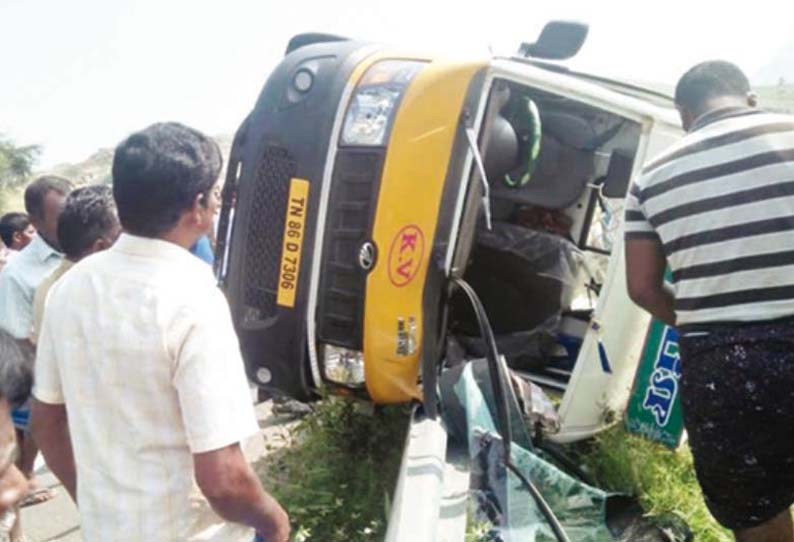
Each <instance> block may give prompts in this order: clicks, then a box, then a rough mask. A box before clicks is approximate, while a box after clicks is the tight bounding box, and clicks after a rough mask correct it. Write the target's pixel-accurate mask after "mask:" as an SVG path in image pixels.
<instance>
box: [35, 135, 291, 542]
mask: <svg viewBox="0 0 794 542" xmlns="http://www.w3.org/2000/svg"><path fill="white" fill-rule="evenodd" d="M220 169H221V155H220V151H219V149H218V146H217V144H215V142H213V141H212V140H211V139H209V138H207V137H206V136H204V135H203V134H201V133H199V132H197V131H195V130H193V129H191V128H188V127H185V126H183V125H180V124H175V123H166V124H155V125H153V126H150V127H149V128H147V129H145V130H143V131H141V132H138V133H136V134H133V135H132V136H130V137H129V138H128V139H127V140H125V141H124V142H122V143H121V144H120V145H119V146H118V147H117V149H116V153H115V156H114V160H113V194H114V197H115V199H116V204H117V207H118V213H119V219H120V221H121V224H122V227H123V228H124V233H123V234H122V236H121V237H120V238H119V240H118V241H117V242H116V244H115V245H114V246H113V247H111V248H110V249H108V250H105V251H103V252H99V253H96V254H93V255H91V256H89V257H87V258H85V259H83V260H81V261H80V262H79V263H77V264H76V265H75V266H74V267H72V269H70V270H69V272H68V273H67V274H65V275H64V276H63V277H62V278H61V280H59V281H58V282H57V283H56V284H55V285H54V286H53V288H52V290H51V291H50V295H49V297H48V300H47V304H46V309H45V311H44V312H45V313H44V320H43V324H42V329H41V335H40V337H39V343H38V356H37V360H36V380H35V386H34V390H33V395H34V397H35V400H34V404H33V431H34V435H35V436H36V437H37V438H39V439H40V446H41V449H42V452H43V453H44V456H45V459H46V460H47V463H48V465H49V466H50V468H51V470H52V471H53V472H54V473H55V475H56V476H57V477H58V478H59V479H60V480H61V481H62V482H63V484H64V486H65V487H66V488H67V490H68V491H69V492H70V494H71V495H72V496H73V497H75V498H76V500H77V502H78V503H79V508H80V515H81V520H82V535H83V538H84V540H86V542H100V541H101V542H105V541H107V540H113V541H114V542H139V541H142V540H146V541H147V542H149V541H151V542H185V541H189V542H195V541H216V542H237V541H239V542H250V540H251V539H252V537H253V534H254V533H253V529H255V530H256V531H257V533H258V535H259V536H258V538H259V539H262V540H265V541H267V542H286V541H287V540H288V538H289V519H288V517H287V514H286V512H284V510H283V509H282V508H281V507H280V506H279V504H278V503H277V502H276V501H275V500H274V499H273V498H272V497H270V496H269V495H268V494H266V493H265V492H264V490H263V489H262V486H261V484H260V482H259V480H258V479H257V477H256V475H255V474H254V472H253V470H252V469H251V467H250V466H249V465H248V463H247V462H246V460H245V458H244V456H243V453H242V451H241V447H240V443H241V441H243V440H244V439H247V438H249V437H250V436H252V435H255V434H257V433H258V431H259V427H258V425H257V423H256V417H255V415H254V411H253V406H252V405H251V401H250V394H249V391H248V384H247V380H246V377H245V371H244V368H243V362H242V358H241V356H240V350H239V344H238V341H237V337H236V335H235V333H234V329H233V326H232V321H231V315H230V312H229V307H228V304H227V303H226V300H225V298H224V296H223V295H222V293H221V292H220V290H218V289H217V287H216V286H215V281H214V279H213V276H212V271H211V270H210V268H209V267H208V266H207V265H206V264H204V263H203V262H202V261H200V260H199V259H197V258H195V257H194V256H192V255H191V254H190V253H189V252H188V248H189V247H190V246H192V245H193V243H195V242H196V240H197V239H198V238H199V237H200V236H201V235H203V234H204V233H205V232H206V231H207V229H208V228H209V227H210V225H211V223H212V218H213V216H214V215H215V214H216V213H217V210H218V208H219V205H220V201H219V194H218V187H217V183H216V180H217V177H218V174H219V172H220ZM199 490H200V491H199ZM224 520H226V521H224ZM252 528H253V529H252Z"/></svg>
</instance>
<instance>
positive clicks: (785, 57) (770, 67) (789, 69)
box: [752, 40, 794, 85]
mask: <svg viewBox="0 0 794 542" xmlns="http://www.w3.org/2000/svg"><path fill="white" fill-rule="evenodd" d="M792 50H794V40H792V41H791V42H789V43H788V45H786V46H785V47H782V48H780V50H778V52H777V53H776V54H775V55H773V56H772V57H771V58H770V60H769V62H767V63H766V64H765V65H764V67H763V68H761V69H760V70H759V71H758V73H756V74H754V77H752V80H753V81H756V82H757V83H758V84H759V85H776V84H778V83H780V82H781V81H782V82H783V83H787V84H794V55H792V54H791V51H792Z"/></svg>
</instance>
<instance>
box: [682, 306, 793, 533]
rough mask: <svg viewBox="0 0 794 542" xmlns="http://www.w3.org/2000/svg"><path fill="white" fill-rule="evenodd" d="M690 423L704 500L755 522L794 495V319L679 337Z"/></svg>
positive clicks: (738, 521) (737, 519) (743, 524)
mask: <svg viewBox="0 0 794 542" xmlns="http://www.w3.org/2000/svg"><path fill="white" fill-rule="evenodd" d="M681 364H682V375H681V399H682V405H683V411H684V424H685V425H686V429H687V432H688V434H689V444H690V446H691V448H692V454H693V456H694V460H695V470H696V472H697V477H698V480H699V482H700V486H701V488H702V489H703V494H704V497H705V500H706V505H707V506H708V507H709V510H710V511H711V513H712V514H713V515H714V517H715V518H716V519H717V521H719V522H720V523H721V524H722V525H723V526H725V527H727V528H729V529H733V530H737V529H746V528H749V527H755V526H757V525H760V524H761V523H764V522H766V521H768V520H770V519H772V518H773V517H775V516H776V515H777V514H779V513H780V512H782V511H783V510H785V509H786V508H788V507H789V506H790V505H791V503H792V502H794V324H793V323H792V322H791V321H783V322H770V323H758V324H753V325H744V326H725V327H719V326H715V327H711V328H710V330H709V334H708V335H703V336H683V337H682V338H681Z"/></svg>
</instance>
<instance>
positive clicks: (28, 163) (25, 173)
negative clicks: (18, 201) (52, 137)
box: [0, 134, 41, 188]
mask: <svg viewBox="0 0 794 542" xmlns="http://www.w3.org/2000/svg"><path fill="white" fill-rule="evenodd" d="M40 155H41V146H40V145H25V146H17V145H16V144H15V143H14V142H13V141H12V140H11V139H8V138H6V137H4V136H3V135H2V134H0V188H6V187H10V186H18V185H20V184H22V183H24V182H25V181H27V180H28V179H29V178H30V176H31V175H32V174H33V166H35V165H36V162H37V161H38V159H39V156H40Z"/></svg>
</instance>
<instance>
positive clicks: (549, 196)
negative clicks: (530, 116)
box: [489, 114, 596, 209]
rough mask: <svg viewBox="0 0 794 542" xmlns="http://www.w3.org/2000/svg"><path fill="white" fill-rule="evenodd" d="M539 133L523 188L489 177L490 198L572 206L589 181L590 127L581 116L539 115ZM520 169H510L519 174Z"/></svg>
mask: <svg viewBox="0 0 794 542" xmlns="http://www.w3.org/2000/svg"><path fill="white" fill-rule="evenodd" d="M542 119H543V135H542V136H541V143H540V154H539V155H538V162H537V166H536V167H535V171H534V172H533V174H532V178H531V179H530V181H529V182H528V183H527V184H526V185H525V186H523V187H520V188H515V187H510V186H508V185H507V184H506V183H505V182H504V180H503V178H496V179H489V181H490V184H491V197H492V198H494V199H497V200H499V199H502V200H508V201H511V202H514V203H519V204H523V205H536V206H539V207H545V208H547V209H565V208H566V207H569V206H571V205H573V204H574V203H575V202H576V201H577V200H578V199H579V198H580V197H581V195H582V192H584V190H585V189H586V188H587V185H588V183H590V182H592V180H593V179H594V177H595V171H596V156H595V153H594V152H593V151H592V150H590V147H589V145H591V144H592V141H593V140H594V139H595V134H594V132H593V128H592V127H591V126H590V125H589V124H588V123H587V122H586V121H585V120H583V119H580V118H578V117H575V116H572V115H566V114H547V115H543V116H542ZM520 169H521V167H520V166H519V168H518V169H517V170H514V172H513V174H514V175H515V176H520V173H519V172H520Z"/></svg>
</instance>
